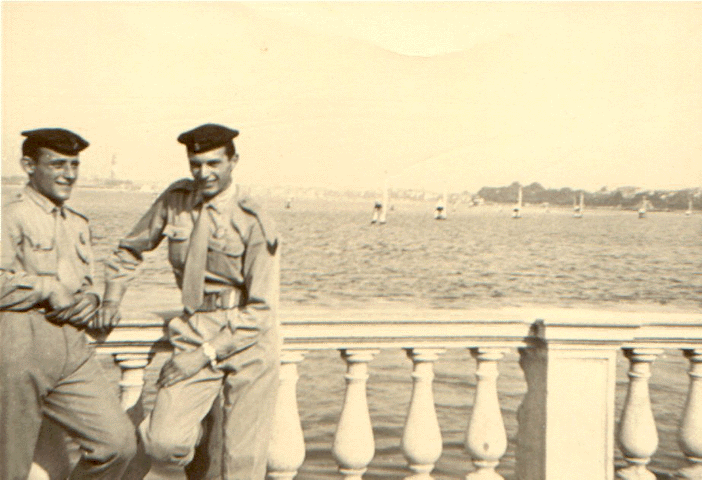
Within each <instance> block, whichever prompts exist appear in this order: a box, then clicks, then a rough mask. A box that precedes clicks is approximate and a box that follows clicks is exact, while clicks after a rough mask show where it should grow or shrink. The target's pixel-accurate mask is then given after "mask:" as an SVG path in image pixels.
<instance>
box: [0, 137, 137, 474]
mask: <svg viewBox="0 0 702 480" xmlns="http://www.w3.org/2000/svg"><path fill="white" fill-rule="evenodd" d="M22 135H24V136H26V137H27V138H26V140H25V141H24V143H23V144H22V167H23V168H24V170H25V171H26V172H27V174H28V175H29V183H28V184H27V186H26V187H25V188H24V190H22V192H21V193H19V194H18V195H17V196H16V197H15V198H14V199H13V200H12V201H11V202H10V203H9V204H8V205H5V208H4V211H3V218H2V220H3V221H2V265H1V266H0V480H17V479H25V478H27V475H28V474H29V471H30V466H31V464H32V457H33V455H34V449H35V446H36V444H37V441H38V438H39V432H40V428H41V424H42V420H43V418H44V417H48V418H50V419H52V420H53V421H54V422H55V423H57V424H58V425H60V426H61V427H63V428H64V429H65V430H66V431H68V432H70V433H71V435H72V436H73V437H74V438H75V440H76V441H77V442H78V444H79V445H80V451H81V459H80V460H79V461H78V464H77V465H76V466H75V468H74V469H73V472H72V473H71V476H70V478H72V479H75V478H80V479H105V480H114V479H118V478H121V477H122V473H123V472H124V470H125V468H126V467H127V464H128V463H129V461H130V460H131V458H132V457H133V456H134V453H135V450H136V435H135V433H134V426H133V425H132V423H131V422H130V420H129V418H128V417H127V415H126V414H125V413H124V411H123V410H122V408H121V406H120V403H119V399H118V398H117V395H116V392H114V391H113V389H111V388H110V385H109V383H108V381H107V378H106V377H105V375H104V373H103V372H102V370H101V367H100V364H99V362H98V360H97V359H96V358H95V356H94V355H93V350H92V349H91V348H90V347H89V346H88V343H87V341H86V338H85V333H84V330H85V328H86V327H87V326H89V325H92V326H94V324H93V323H92V322H93V320H94V319H95V314H96V312H97V311H98V306H99V304H100V298H99V297H98V295H97V294H95V293H91V292H90V288H91V287H92V285H93V278H92V268H93V264H92V261H93V258H92V252H91V246H90V230H89V228H88V220H87V219H86V218H85V217H84V216H83V215H81V214H79V213H77V212H75V211H74V210H72V209H71V208H69V207H68V206H66V205H64V202H66V201H67V200H68V199H69V197H70V195H71V191H72V189H73V185H74V183H75V181H76V179H77V178H78V166H79V159H78V154H79V152H81V151H82V150H83V149H85V148H86V147H87V146H88V142H86V141H85V140H84V139H83V138H81V137H80V136H78V135H76V134H75V133H73V132H70V131H68V130H63V129H58V128H43V129H39V130H32V131H27V132H22ZM115 320H116V319H115ZM104 326H105V327H111V326H113V324H112V323H111V322H108V323H107V324H105V325H104Z"/></svg>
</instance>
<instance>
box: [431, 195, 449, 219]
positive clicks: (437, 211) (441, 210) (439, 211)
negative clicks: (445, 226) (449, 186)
mask: <svg viewBox="0 0 702 480" xmlns="http://www.w3.org/2000/svg"><path fill="white" fill-rule="evenodd" d="M447 210H448V193H447V192H446V190H444V194H443V195H442V197H441V198H440V199H439V201H438V202H436V208H434V218H435V219H436V220H446V213H447V212H446V211H447Z"/></svg>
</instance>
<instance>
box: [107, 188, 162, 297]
mask: <svg viewBox="0 0 702 480" xmlns="http://www.w3.org/2000/svg"><path fill="white" fill-rule="evenodd" d="M167 203H168V191H166V192H164V193H163V194H161V196H159V197H158V198H157V199H156V201H155V202H154V203H153V205H151V208H149V210H148V211H147V212H146V213H145V214H144V216H143V217H141V219H140V220H139V221H138V222H137V224H136V225H135V226H134V228H133V229H132V230H131V231H130V232H129V234H127V236H126V237H124V238H123V239H122V240H120V241H119V244H118V247H117V249H116V250H114V251H113V252H112V254H111V255H110V256H109V257H108V259H107V261H106V262H105V280H106V281H107V282H108V283H112V284H122V285H124V286H125V287H126V285H127V284H128V283H129V282H131V281H132V280H133V279H134V277H135V276H136V273H137V270H138V267H139V266H140V265H141V263H142V262H143V260H144V257H143V254H144V252H149V251H151V250H154V249H155V248H156V247H158V246H159V244H160V243H161V240H162V239H163V230H164V228H165V226H166V221H167V216H168V209H167Z"/></svg>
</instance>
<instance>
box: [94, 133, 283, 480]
mask: <svg viewBox="0 0 702 480" xmlns="http://www.w3.org/2000/svg"><path fill="white" fill-rule="evenodd" d="M238 133H239V132H238V131H236V130H232V129H230V128H227V127H224V126H222V125H215V124H206V125H202V126H200V127H197V128H195V129H193V130H190V131H188V132H185V133H183V134H181V135H180V136H179V137H178V141H179V142H180V143H182V144H184V145H185V147H186V151H187V158H188V161H189V165H190V171H191V173H192V176H193V178H192V179H183V180H179V181H177V182H175V183H174V184H172V185H171V186H170V187H168V188H167V189H166V191H165V192H163V194H161V196H159V197H158V199H156V201H155V203H154V204H153V205H152V206H151V208H150V209H149V210H148V212H146V214H145V215H144V216H143V217H142V218H141V220H139V222H138V223H137V224H136V226H135V227H134V229H133V230H132V231H131V232H130V233H129V234H128V235H127V237H126V238H124V239H122V240H121V241H120V242H119V247H118V249H117V250H116V252H115V254H114V255H113V257H112V260H111V261H109V262H108V264H107V274H106V275H107V279H108V281H107V284H106V291H105V305H104V308H103V313H102V315H103V316H104V321H105V322H108V323H109V322H111V321H113V319H114V318H115V317H118V316H119V303H120V301H121V298H122V296H123V294H124V292H125V289H126V285H127V283H128V281H129V280H130V279H131V278H133V277H134V275H135V271H136V268H137V267H138V266H139V265H140V263H141V262H142V259H143V256H142V255H143V253H144V252H147V251H150V250H153V249H155V248H156V247H157V246H158V245H159V244H160V243H161V241H162V240H163V239H164V238H165V237H167V238H168V256H169V261H170V263H171V266H172V268H173V273H174V274H175V279H176V283H177V284H178V286H179V288H180V289H181V290H182V300H183V307H184V312H183V315H182V317H179V318H174V319H172V320H171V321H170V323H169V325H168V331H169V339H170V342H171V343H172V345H173V347H174V353H173V356H172V357H171V358H170V359H169V360H168V361H167V362H166V363H165V364H164V366H163V369H162V370H161V373H160V376H159V379H158V387H159V390H158V393H157V395H156V400H155V404H154V409H153V411H152V412H151V413H150V415H149V416H148V417H147V418H146V419H145V420H144V422H143V423H142V425H141V427H140V432H141V435H142V438H143V440H144V445H145V448H146V451H147V453H149V455H150V456H151V458H152V462H151V471H150V472H149V474H148V475H147V477H146V478H147V479H151V478H177V477H174V474H176V475H177V476H181V475H182V471H183V467H185V466H186V465H188V463H190V462H191V461H192V459H193V455H194V451H195V447H196V445H197V443H198V441H199V440H200V437H201V436H202V427H201V422H202V420H203V418H204V417H205V415H207V413H208V412H209V411H210V409H211V408H212V406H213V403H214V402H215V399H216V398H217V397H218V394H219V392H220V390H222V387H223V394H224V405H223V410H224V411H223V421H222V426H221V428H222V430H223V431H222V438H223V452H222V478H223V479H225V480H263V479H264V477H265V474H266V460H267V450H268V441H269V437H270V433H271V427H272V419H273V413H274V408H275V397H276V391H277V386H278V368H279V345H278V328H277V320H276V317H275V306H276V303H277V293H278V285H279V276H278V268H277V265H278V264H277V261H278V259H277V255H276V252H277V249H278V240H277V237H276V233H275V230H274V227H273V224H272V222H271V221H270V220H269V219H268V217H266V216H265V215H264V214H263V213H262V212H261V210H260V208H259V207H257V206H256V205H254V204H253V203H251V202H250V201H248V200H247V199H239V198H237V191H236V186H235V185H233V182H232V172H233V170H234V168H235V167H236V165H237V162H238V160H239V156H238V155H237V153H236V149H235V146H234V142H233V139H234V138H235V137H236V136H237V135H238Z"/></svg>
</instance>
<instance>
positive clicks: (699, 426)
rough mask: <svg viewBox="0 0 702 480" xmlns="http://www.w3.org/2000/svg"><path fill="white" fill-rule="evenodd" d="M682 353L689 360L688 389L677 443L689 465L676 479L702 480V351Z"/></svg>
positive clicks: (678, 473) (682, 469)
mask: <svg viewBox="0 0 702 480" xmlns="http://www.w3.org/2000/svg"><path fill="white" fill-rule="evenodd" d="M684 353H685V356H686V357H687V358H688V359H689V360H690V371H689V374H690V388H689V390H688V392H687V401H686V402H685V410H684V411H683V415H682V419H681V420H680V430H679V431H678V441H679V443H680V449H681V450H682V452H683V453H684V454H685V456H686V457H687V459H688V460H689V461H690V463H691V465H689V466H687V467H684V468H681V469H680V470H678V472H677V474H676V478H684V479H689V480H702V349H694V350H693V349H689V350H684Z"/></svg>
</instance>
